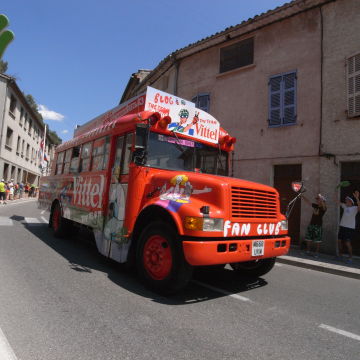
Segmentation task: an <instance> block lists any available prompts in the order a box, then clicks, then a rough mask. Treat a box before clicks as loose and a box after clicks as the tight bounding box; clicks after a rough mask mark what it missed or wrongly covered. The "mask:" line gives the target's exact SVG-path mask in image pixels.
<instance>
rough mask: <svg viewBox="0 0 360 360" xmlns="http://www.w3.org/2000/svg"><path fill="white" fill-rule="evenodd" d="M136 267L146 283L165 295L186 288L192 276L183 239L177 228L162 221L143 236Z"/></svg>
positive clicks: (150, 226) (142, 234) (138, 247)
mask: <svg viewBox="0 0 360 360" xmlns="http://www.w3.org/2000/svg"><path fill="white" fill-rule="evenodd" d="M136 264H137V270H138V273H139V276H140V278H141V280H142V281H143V282H144V284H145V285H146V286H147V287H149V288H151V289H152V290H155V291H156V292H159V293H161V294H165V295H169V294H172V293H175V292H177V291H179V290H181V289H182V288H184V287H185V286H186V285H187V283H188V282H189V280H190V278H191V275H192V267H191V266H190V265H189V264H188V263H187V262H186V260H185V258H184V254H183V250H182V244H181V242H180V239H179V238H178V236H177V234H176V232H175V231H174V229H173V228H172V227H171V226H169V225H168V224H165V223H163V222H156V223H153V224H150V225H149V226H147V227H146V228H145V229H144V230H143V232H142V233H141V235H140V238H139V241H138V246H137V252H136Z"/></svg>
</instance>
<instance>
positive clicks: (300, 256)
mask: <svg viewBox="0 0 360 360" xmlns="http://www.w3.org/2000/svg"><path fill="white" fill-rule="evenodd" d="M344 259H345V260H346V259H347V257H345V258H344ZM277 261H278V262H279V263H284V264H289V265H294V266H299V267H303V268H307V269H312V270H317V271H322V272H327V273H330V274H336V275H341V276H346V277H350V278H353V279H359V280H360V258H358V257H355V258H353V262H352V264H346V263H345V261H340V260H334V256H333V255H327V254H320V256H319V258H318V259H316V258H314V257H313V256H309V255H306V254H305V250H299V249H290V251H289V253H288V255H284V256H279V257H278V258H277Z"/></svg>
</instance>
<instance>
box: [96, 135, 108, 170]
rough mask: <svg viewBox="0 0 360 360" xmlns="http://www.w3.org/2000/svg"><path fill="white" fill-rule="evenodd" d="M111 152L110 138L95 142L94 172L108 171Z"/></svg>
mask: <svg viewBox="0 0 360 360" xmlns="http://www.w3.org/2000/svg"><path fill="white" fill-rule="evenodd" d="M109 152H110V137H109V136H107V137H102V138H100V139H96V140H95V141H94V146H93V151H92V165H91V170H92V171H101V170H104V169H106V166H107V162H108V159H109Z"/></svg>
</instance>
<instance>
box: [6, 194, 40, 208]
mask: <svg viewBox="0 0 360 360" xmlns="http://www.w3.org/2000/svg"><path fill="white" fill-rule="evenodd" d="M32 200H38V197H37V196H36V197H22V198H21V199H15V200H6V204H5V205H3V204H0V206H7V205H11V204H18V203H21V202H27V201H32Z"/></svg>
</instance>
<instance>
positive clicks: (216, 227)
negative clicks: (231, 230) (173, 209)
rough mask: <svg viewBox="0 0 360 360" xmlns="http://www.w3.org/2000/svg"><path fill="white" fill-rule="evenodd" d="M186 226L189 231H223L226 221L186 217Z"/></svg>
mask: <svg viewBox="0 0 360 360" xmlns="http://www.w3.org/2000/svg"><path fill="white" fill-rule="evenodd" d="M184 226H185V229H188V230H199V231H223V229H224V219H215V218H203V217H196V216H186V217H185V221H184Z"/></svg>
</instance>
